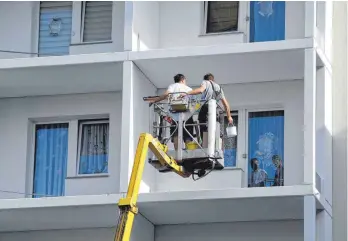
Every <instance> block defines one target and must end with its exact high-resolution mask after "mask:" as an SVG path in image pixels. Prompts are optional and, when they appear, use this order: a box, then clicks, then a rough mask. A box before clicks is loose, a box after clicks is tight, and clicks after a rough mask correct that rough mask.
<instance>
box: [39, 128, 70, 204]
mask: <svg viewBox="0 0 348 241" xmlns="http://www.w3.org/2000/svg"><path fill="white" fill-rule="evenodd" d="M67 153H68V124H50V125H38V126H37V128H36V145H35V165H34V168H35V169H34V190H33V191H34V195H33V197H42V196H63V195H64V191H65V178H66V171H67V170H66V169H67Z"/></svg>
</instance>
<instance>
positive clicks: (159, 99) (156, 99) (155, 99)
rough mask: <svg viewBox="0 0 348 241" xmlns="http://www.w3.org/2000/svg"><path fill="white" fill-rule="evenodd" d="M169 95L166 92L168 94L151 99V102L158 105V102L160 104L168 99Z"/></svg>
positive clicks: (167, 92)
mask: <svg viewBox="0 0 348 241" xmlns="http://www.w3.org/2000/svg"><path fill="white" fill-rule="evenodd" d="M168 95H169V91H168V90H166V92H164V94H163V95H161V96H159V97H156V98H152V99H149V102H150V103H156V102H160V101H162V100H164V99H166V98H168Z"/></svg>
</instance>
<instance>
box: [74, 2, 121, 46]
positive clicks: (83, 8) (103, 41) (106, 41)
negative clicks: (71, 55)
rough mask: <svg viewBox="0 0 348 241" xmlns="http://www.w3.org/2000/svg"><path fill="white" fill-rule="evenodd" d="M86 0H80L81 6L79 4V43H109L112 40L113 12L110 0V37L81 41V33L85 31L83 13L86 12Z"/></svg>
mask: <svg viewBox="0 0 348 241" xmlns="http://www.w3.org/2000/svg"><path fill="white" fill-rule="evenodd" d="M86 2H87V1H82V2H81V6H80V11H81V13H80V21H81V22H80V41H79V43H81V44H96V43H110V42H112V29H113V27H112V25H113V24H112V22H113V17H114V16H113V13H114V9H113V7H114V3H113V2H112V4H111V39H109V40H96V41H83V33H84V31H85V14H86Z"/></svg>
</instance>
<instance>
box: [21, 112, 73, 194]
mask: <svg viewBox="0 0 348 241" xmlns="http://www.w3.org/2000/svg"><path fill="white" fill-rule="evenodd" d="M50 124H68V142H69V135H70V121H68V120H64V119H63V120H53V121H29V123H28V127H29V129H28V147H29V148H28V149H27V150H28V155H27V159H26V160H27V167H26V182H25V183H26V185H25V195H24V196H25V197H26V198H33V196H34V193H33V192H34V177H35V173H34V172H35V157H36V130H37V126H39V125H50ZM68 166H69V143H68V160H67V169H68ZM67 177H68V170H67ZM67 177H66V178H67Z"/></svg>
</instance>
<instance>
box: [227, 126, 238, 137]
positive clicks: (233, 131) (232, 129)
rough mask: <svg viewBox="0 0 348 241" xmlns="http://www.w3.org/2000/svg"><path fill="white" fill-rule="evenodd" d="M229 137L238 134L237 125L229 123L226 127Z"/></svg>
mask: <svg viewBox="0 0 348 241" xmlns="http://www.w3.org/2000/svg"><path fill="white" fill-rule="evenodd" d="M226 133H227V137H235V136H237V127H236V126H235V125H228V126H227V128H226Z"/></svg>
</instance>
